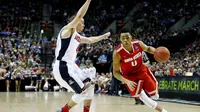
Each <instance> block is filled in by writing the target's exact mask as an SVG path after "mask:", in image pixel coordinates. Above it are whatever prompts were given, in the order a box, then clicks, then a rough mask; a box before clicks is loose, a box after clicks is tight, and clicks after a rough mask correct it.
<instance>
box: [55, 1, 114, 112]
mask: <svg viewBox="0 0 200 112" xmlns="http://www.w3.org/2000/svg"><path fill="white" fill-rule="evenodd" d="M90 2H91V0H87V1H86V2H85V3H84V5H83V6H82V7H81V8H80V10H79V11H78V13H77V14H76V16H75V17H74V18H73V20H70V21H71V22H70V23H69V24H68V25H66V26H64V27H63V28H62V29H61V31H60V33H59V34H58V38H57V45H56V51H55V58H56V59H55V60H56V61H55V64H54V67H53V73H54V77H55V79H56V81H57V82H58V83H59V84H60V85H61V86H62V87H65V88H67V89H68V90H70V91H73V92H75V93H76V94H74V95H73V96H72V98H71V100H70V101H69V102H68V103H67V104H66V105H65V106H64V107H62V108H60V109H58V110H57V112H68V111H69V110H70V109H71V108H72V107H73V106H75V105H76V104H78V103H80V102H82V101H84V100H85V101H87V99H91V98H92V97H93V96H91V95H92V94H90V93H89V92H91V91H90V89H91V87H92V86H89V85H86V84H84V83H83V81H84V80H85V79H86V78H87V77H85V76H84V75H82V71H81V70H80V68H79V67H78V66H77V65H76V64H75V59H76V55H77V51H78V47H79V44H80V43H85V44H91V43H95V42H98V41H100V40H103V39H107V38H108V37H109V36H110V33H106V34H104V35H101V36H95V37H89V38H87V37H83V36H81V35H80V34H78V32H82V31H83V29H84V19H83V17H84V15H85V14H86V12H87V10H88V7H89V4H90ZM88 77H89V76H88ZM84 104H85V105H84V106H85V107H89V106H90V105H87V104H89V103H87V102H84Z"/></svg>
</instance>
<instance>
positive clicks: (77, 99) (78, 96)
mask: <svg viewBox="0 0 200 112" xmlns="http://www.w3.org/2000/svg"><path fill="white" fill-rule="evenodd" d="M85 98H86V94H75V95H73V96H72V100H73V101H74V102H75V103H80V102H82V101H83V100H85Z"/></svg>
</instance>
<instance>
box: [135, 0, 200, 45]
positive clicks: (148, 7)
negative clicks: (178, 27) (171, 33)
mask: <svg viewBox="0 0 200 112" xmlns="http://www.w3.org/2000/svg"><path fill="white" fill-rule="evenodd" d="M198 4H199V1H198V0H190V1H188V0H182V1H179V0H169V1H163V0H156V1H155V0H150V1H148V2H147V1H146V2H143V3H142V5H141V7H140V8H139V10H138V11H136V13H135V14H134V15H133V16H134V17H133V18H132V21H135V22H134V25H133V27H134V28H135V29H134V31H135V32H134V33H135V35H137V36H138V37H139V39H140V40H143V41H144V42H145V43H147V44H149V45H154V46H156V45H158V41H159V40H160V39H167V38H168V35H167V30H168V29H169V28H170V27H171V26H172V25H174V24H175V23H176V22H178V21H179V20H180V19H181V18H182V17H185V18H186V23H187V21H188V20H190V19H191V18H192V16H194V15H195V14H196V13H198V12H199V11H200V6H199V5H198ZM135 15H136V16H135Z"/></svg>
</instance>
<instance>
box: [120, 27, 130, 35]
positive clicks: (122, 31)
mask: <svg viewBox="0 0 200 112" xmlns="http://www.w3.org/2000/svg"><path fill="white" fill-rule="evenodd" d="M120 33H130V34H131V32H130V31H129V30H128V29H126V28H123V29H122V30H121V31H120Z"/></svg>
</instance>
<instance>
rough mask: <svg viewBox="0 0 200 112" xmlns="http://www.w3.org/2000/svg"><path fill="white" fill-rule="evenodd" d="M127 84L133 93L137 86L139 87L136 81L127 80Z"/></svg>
mask: <svg viewBox="0 0 200 112" xmlns="http://www.w3.org/2000/svg"><path fill="white" fill-rule="evenodd" d="M124 83H125V84H127V86H128V88H129V89H130V90H131V91H134V90H135V88H136V86H137V83H136V82H134V81H130V80H128V79H125V81H124Z"/></svg>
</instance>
